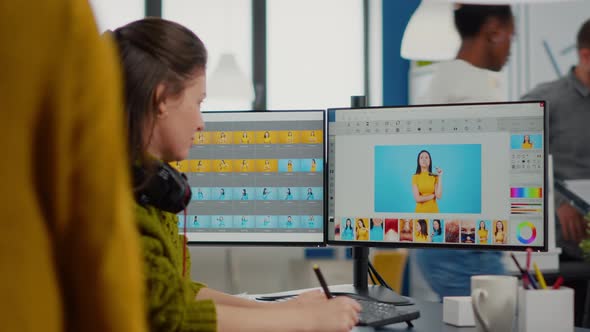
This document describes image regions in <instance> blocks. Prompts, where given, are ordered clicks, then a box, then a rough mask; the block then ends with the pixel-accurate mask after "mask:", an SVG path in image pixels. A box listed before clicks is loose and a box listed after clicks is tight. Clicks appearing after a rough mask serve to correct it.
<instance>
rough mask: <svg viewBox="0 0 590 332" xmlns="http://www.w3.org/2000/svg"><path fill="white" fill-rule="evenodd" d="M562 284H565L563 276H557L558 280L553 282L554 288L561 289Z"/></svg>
mask: <svg viewBox="0 0 590 332" xmlns="http://www.w3.org/2000/svg"><path fill="white" fill-rule="evenodd" d="M561 284H563V277H562V276H559V277H558V278H557V280H555V283H554V284H553V289H559V287H561Z"/></svg>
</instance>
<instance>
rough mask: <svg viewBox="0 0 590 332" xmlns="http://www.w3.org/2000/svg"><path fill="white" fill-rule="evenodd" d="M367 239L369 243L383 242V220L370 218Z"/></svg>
mask: <svg viewBox="0 0 590 332" xmlns="http://www.w3.org/2000/svg"><path fill="white" fill-rule="evenodd" d="M370 224H371V225H370V227H369V228H370V230H369V238H370V239H371V241H383V219H381V218H371V223H370Z"/></svg>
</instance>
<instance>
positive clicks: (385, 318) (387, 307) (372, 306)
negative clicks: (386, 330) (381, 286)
mask: <svg viewBox="0 0 590 332" xmlns="http://www.w3.org/2000/svg"><path fill="white" fill-rule="evenodd" d="M353 298H354V299H355V300H356V301H357V302H358V303H359V304H360V305H361V308H362V309H361V313H360V317H359V322H358V323H357V325H359V326H371V327H378V326H384V325H389V324H394V323H403V322H408V324H409V325H411V324H410V323H409V322H410V321H412V320H414V319H417V318H419V317H420V311H418V310H417V309H411V308H408V307H401V308H400V307H397V306H396V305H394V304H391V303H383V302H377V301H375V300H367V299H360V298H356V297H353Z"/></svg>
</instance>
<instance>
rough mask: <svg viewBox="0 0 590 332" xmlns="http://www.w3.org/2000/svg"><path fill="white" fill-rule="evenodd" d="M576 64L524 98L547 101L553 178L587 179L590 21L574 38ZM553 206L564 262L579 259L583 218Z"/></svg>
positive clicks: (562, 202) (562, 205) (562, 204)
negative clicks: (567, 71) (562, 75)
mask: <svg viewBox="0 0 590 332" xmlns="http://www.w3.org/2000/svg"><path fill="white" fill-rule="evenodd" d="M577 48H578V58H579V61H578V64H577V65H576V66H574V67H572V69H571V70H570V71H569V73H568V74H567V75H566V76H564V77H562V78H560V79H558V80H556V81H553V82H548V83H542V84H540V85H538V86H537V87H536V88H534V89H533V90H532V91H531V92H529V93H527V94H526V95H524V96H523V99H525V100H546V101H547V107H548V110H549V153H551V154H552V155H553V163H554V172H555V178H557V179H561V180H572V179H590V128H589V126H590V20H588V21H586V22H585V23H584V24H583V25H582V27H581V28H580V31H579V32H578V37H577ZM555 196H556V199H555V203H556V204H555V206H556V207H557V218H558V222H559V224H560V225H561V227H560V229H559V230H558V234H557V243H558V246H559V247H561V248H562V249H563V252H564V256H566V258H570V259H571V258H573V259H580V258H581V255H582V252H581V249H580V247H579V243H580V241H581V240H582V238H583V237H584V236H586V229H587V223H586V222H585V221H584V217H583V216H582V215H581V214H580V212H578V211H577V210H576V209H575V208H574V207H573V206H571V205H570V204H569V202H568V201H567V200H566V199H565V198H564V197H562V196H561V195H559V193H556V195H555Z"/></svg>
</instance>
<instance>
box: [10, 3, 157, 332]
mask: <svg viewBox="0 0 590 332" xmlns="http://www.w3.org/2000/svg"><path fill="white" fill-rule="evenodd" d="M0 17H1V21H2V23H3V26H4V28H3V29H0V41H1V42H2V45H3V49H2V51H1V52H0V63H1V64H2V68H3V70H2V75H0V100H2V103H3V105H2V106H3V107H2V108H3V110H2V115H3V119H2V121H1V122H0V128H2V130H1V131H2V140H0V150H1V151H2V152H3V154H4V156H5V161H4V162H3V163H1V164H0V182H1V183H2V186H0V198H1V202H0V211H2V219H1V220H0V225H1V229H2V241H0V294H2V302H1V304H0V324H2V330H3V331H47V332H55V331H111V332H113V331H126V332H131V331H145V327H146V322H145V313H144V305H143V298H142V296H143V283H142V279H141V271H142V269H141V265H140V254H139V253H140V252H139V243H138V242H139V241H138V235H137V231H136V230H135V229H134V224H133V205H132V195H131V190H130V184H131V182H130V179H129V175H128V166H127V165H128V163H127V157H126V153H125V143H124V142H125V140H124V135H123V117H122V116H121V114H122V111H123V103H122V95H121V83H120V72H119V67H118V65H117V60H116V53H115V52H114V49H113V47H112V45H111V44H110V43H107V41H105V40H102V39H101V38H100V37H99V35H98V30H97V27H96V25H95V23H94V19H93V15H92V12H91V11H90V7H89V5H88V3H87V2H86V1H68V0H48V1H3V2H2V3H0Z"/></svg>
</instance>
